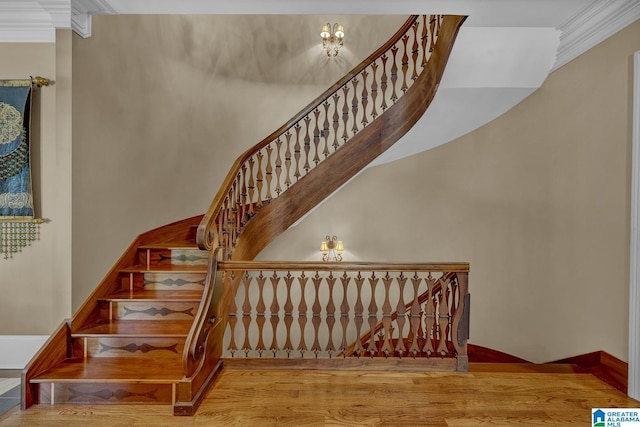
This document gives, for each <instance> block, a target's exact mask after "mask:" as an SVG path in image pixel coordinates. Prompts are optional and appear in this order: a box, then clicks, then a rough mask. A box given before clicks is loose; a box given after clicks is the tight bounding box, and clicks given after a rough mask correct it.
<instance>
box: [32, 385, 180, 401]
mask: <svg viewBox="0 0 640 427" xmlns="http://www.w3.org/2000/svg"><path fill="white" fill-rule="evenodd" d="M38 388H39V392H38V396H39V402H38V403H39V404H41V405H59V404H65V403H68V404H92V405H95V404H112V405H113V404H119V405H121V404H127V403H134V404H135V403H138V404H141V403H143V404H163V405H172V404H173V403H174V400H175V386H174V385H173V384H131V383H40V384H39V387H38Z"/></svg>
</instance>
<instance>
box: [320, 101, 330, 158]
mask: <svg viewBox="0 0 640 427" xmlns="http://www.w3.org/2000/svg"><path fill="white" fill-rule="evenodd" d="M322 105H323V106H324V123H323V125H322V126H323V127H322V138H323V139H324V148H323V149H322V154H323V155H324V158H325V159H326V158H327V156H328V155H329V100H325V101H324V103H323V104H322Z"/></svg>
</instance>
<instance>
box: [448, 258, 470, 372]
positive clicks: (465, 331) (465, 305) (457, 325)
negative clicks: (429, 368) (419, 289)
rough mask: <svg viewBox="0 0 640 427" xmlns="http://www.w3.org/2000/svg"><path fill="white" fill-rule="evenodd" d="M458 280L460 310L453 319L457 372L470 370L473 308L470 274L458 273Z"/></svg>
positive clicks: (466, 272)
mask: <svg viewBox="0 0 640 427" xmlns="http://www.w3.org/2000/svg"><path fill="white" fill-rule="evenodd" d="M456 276H457V280H458V295H459V298H460V301H459V304H460V305H459V306H458V310H457V311H456V313H455V315H454V317H453V323H452V325H451V326H452V329H453V334H452V337H451V338H452V341H453V346H454V348H455V349H456V358H457V360H458V363H457V367H456V370H457V371H463V372H466V371H468V370H469V356H468V355H467V340H468V339H469V318H470V317H469V314H470V311H469V310H470V308H471V294H469V272H468V271H465V272H460V273H456Z"/></svg>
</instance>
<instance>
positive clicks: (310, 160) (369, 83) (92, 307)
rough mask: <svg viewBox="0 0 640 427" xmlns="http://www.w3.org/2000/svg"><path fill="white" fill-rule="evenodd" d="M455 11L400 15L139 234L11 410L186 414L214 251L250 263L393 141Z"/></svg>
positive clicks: (415, 113) (416, 108) (221, 304)
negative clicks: (198, 205)
mask: <svg viewBox="0 0 640 427" xmlns="http://www.w3.org/2000/svg"><path fill="white" fill-rule="evenodd" d="M464 19H465V18H464V17H460V16H445V15H430V16H428V15H425V16H412V17H410V18H409V19H408V20H407V22H406V23H405V24H404V25H403V27H401V28H400V29H399V30H398V32H397V33H396V34H395V35H394V36H393V37H392V38H391V39H390V40H389V41H388V42H387V43H385V45H383V46H382V47H381V48H380V49H378V50H377V51H376V52H374V53H373V54H372V55H371V56H370V57H368V58H367V59H365V60H364V61H363V62H362V63H361V64H360V65H358V66H357V67H356V68H355V69H354V70H352V71H351V72H350V73H348V74H347V75H345V77H344V78H343V79H341V80H340V81H338V82H337V83H336V84H335V85H334V86H332V87H331V88H329V89H328V90H327V91H325V92H324V93H323V94H321V95H320V96H319V97H318V98H317V99H316V100H315V101H313V102H312V103H311V104H309V105H308V106H307V107H305V108H304V109H303V110H301V111H300V112H299V113H298V114H297V115H296V116H294V117H293V118H292V119H291V120H290V121H289V122H287V123H285V124H284V125H283V126H282V127H280V128H279V129H278V130H276V131H275V132H274V133H273V134H272V135H270V136H268V137H267V138H265V139H264V140H263V141H261V142H260V143H258V144H257V145H256V146H254V147H253V148H252V149H250V150H248V151H247V152H245V153H244V154H242V155H241V156H240V157H239V158H238V160H237V161H236V162H235V163H234V165H233V166H232V168H231V170H230V172H229V174H228V175H227V178H226V179H225V181H224V182H223V184H222V186H221V188H220V190H219V191H218V193H217V195H216V196H215V198H214V199H213V202H212V204H211V207H210V208H209V210H208V211H207V212H206V213H205V214H204V215H203V216H198V217H193V218H189V219H186V220H183V221H178V222H176V223H173V224H169V225H166V226H163V227H160V228H158V229H155V230H152V231H149V232H147V233H144V234H142V235H140V236H138V238H137V239H136V240H135V241H134V242H133V243H132V244H131V245H130V247H129V248H128V249H127V250H126V251H125V253H124V254H123V255H122V256H121V258H120V259H119V260H118V262H117V263H116V265H115V266H114V267H113V268H112V270H111V271H110V272H109V273H108V274H107V276H106V277H105V278H104V279H103V281H102V282H101V283H100V284H99V285H98V287H97V288H96V290H95V291H94V292H93V293H92V294H91V295H90V296H89V298H88V299H87V300H86V301H85V302H84V304H83V305H82V306H81V307H80V308H79V309H78V311H77V312H76V313H75V315H74V316H73V318H72V319H71V320H67V321H66V322H64V323H63V324H62V325H61V326H60V327H59V328H58V329H57V330H56V332H54V334H53V335H52V336H51V337H50V338H49V340H48V341H47V343H45V345H44V347H43V348H42V349H41V350H40V351H39V352H38V354H36V356H34V358H33V359H32V360H31V362H30V363H29V365H28V366H27V367H26V368H25V370H24V371H23V375H22V384H23V387H22V390H23V395H22V408H23V409H26V408H28V407H29V406H31V405H32V404H43V405H45V404H51V405H55V404H61V403H72V404H76V403H78V404H96V403H120V404H122V403H146V404H148V403H157V404H165V405H172V406H173V411H174V414H175V415H193V414H194V413H195V410H196V409H197V407H198V405H199V403H200V402H201V400H202V399H203V397H204V395H205V394H206V392H207V390H208V387H210V386H211V384H212V383H213V380H214V379H215V377H216V376H217V374H218V372H219V371H220V369H221V367H222V351H223V350H222V341H223V335H224V330H225V328H226V325H227V318H228V306H229V302H230V301H231V299H233V298H234V291H235V290H233V289H230V287H229V286H224V284H223V280H222V277H221V274H219V273H218V259H220V260H221V261H250V260H252V259H253V258H254V257H255V256H256V255H257V254H258V253H259V252H260V251H261V250H262V249H263V248H264V247H265V246H266V245H268V244H269V242H271V241H272V240H273V239H274V238H275V237H277V236H278V235H279V234H280V233H282V232H283V231H285V230H286V229H287V228H288V227H289V226H290V225H291V224H293V223H294V222H295V221H297V220H298V219H300V218H301V217H302V216H303V215H304V214H305V213H307V212H308V211H309V210H310V209H312V208H313V207H314V206H316V205H317V204H318V203H320V202H321V201H322V200H324V199H325V198H326V197H328V196H329V195H330V194H331V193H333V192H334V191H336V190H337V189H338V188H339V187H340V186H341V185H343V184H345V183H346V182H347V181H348V180H349V179H350V178H352V177H353V176H355V175H356V174H357V173H358V172H359V171H361V170H362V169H363V168H364V167H365V166H366V165H367V164H369V163H370V162H371V161H372V160H373V159H375V158H376V157H377V156H378V155H380V154H381V153H383V152H384V151H385V150H386V149H388V148H389V147H390V146H392V145H393V144H394V143H395V142H396V141H398V140H399V139H400V138H402V136H403V135H404V134H405V133H406V132H407V131H408V130H409V129H410V128H411V127H412V126H413V125H414V124H415V123H416V122H417V121H418V120H419V118H420V117H421V116H422V115H423V114H424V111H425V110H426V108H427V107H428V106H429V104H430V102H431V100H432V99H433V97H434V96H435V92H436V90H437V87H438V85H439V82H440V79H441V77H442V74H443V73H444V68H445V65H446V62H447V60H448V57H449V53H450V52H451V49H452V47H453V42H454V40H455V37H456V35H457V32H458V30H459V28H460V26H461V25H462V23H463V22H464ZM240 235H242V239H240ZM467 270H468V265H467ZM464 288H465V289H466V273H465V279H464ZM460 320H461V319H457V320H456V322H459V321H460ZM456 326H457V325H456ZM455 329H456V330H457V327H456V328H455ZM441 343H444V340H442V341H441ZM459 345H466V344H462V343H461V344H459ZM443 351H444V350H443ZM465 360H466V356H465Z"/></svg>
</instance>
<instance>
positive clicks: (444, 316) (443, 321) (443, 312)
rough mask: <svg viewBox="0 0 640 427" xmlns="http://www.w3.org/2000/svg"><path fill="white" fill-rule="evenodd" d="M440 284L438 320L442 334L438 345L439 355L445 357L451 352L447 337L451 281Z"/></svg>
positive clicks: (443, 281)
mask: <svg viewBox="0 0 640 427" xmlns="http://www.w3.org/2000/svg"><path fill="white" fill-rule="evenodd" d="M438 282H439V283H440V288H441V289H442V291H441V292H440V307H439V308H440V315H439V319H438V332H439V333H440V345H438V353H439V354H440V356H442V357H444V356H445V355H446V354H447V353H449V350H448V349H447V335H448V332H449V322H450V320H451V318H450V316H449V280H446V279H444V280H442V279H440V280H439V281H438Z"/></svg>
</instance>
